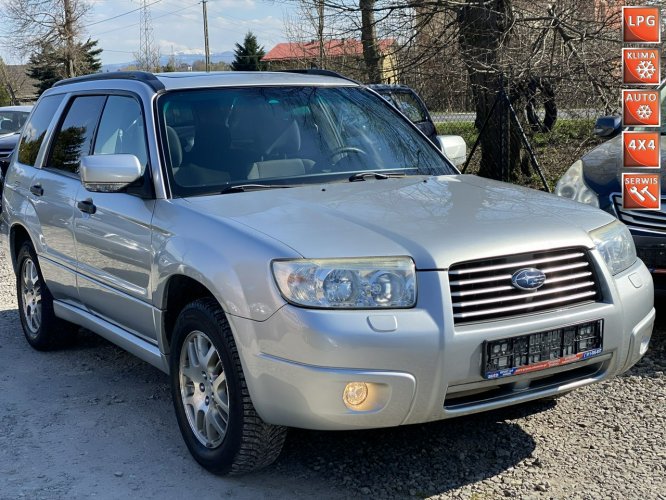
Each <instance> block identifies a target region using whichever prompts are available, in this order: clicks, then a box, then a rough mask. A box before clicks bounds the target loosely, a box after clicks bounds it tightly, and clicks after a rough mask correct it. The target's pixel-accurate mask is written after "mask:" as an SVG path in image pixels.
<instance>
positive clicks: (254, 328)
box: [230, 261, 654, 430]
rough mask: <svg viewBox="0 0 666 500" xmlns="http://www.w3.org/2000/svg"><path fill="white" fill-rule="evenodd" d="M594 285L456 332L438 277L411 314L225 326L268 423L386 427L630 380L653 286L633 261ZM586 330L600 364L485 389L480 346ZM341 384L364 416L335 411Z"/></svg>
mask: <svg viewBox="0 0 666 500" xmlns="http://www.w3.org/2000/svg"><path fill="white" fill-rule="evenodd" d="M602 282H603V283H606V284H605V285H602V293H603V296H604V302H596V303H587V304H583V305H579V306H575V307H570V308H566V309H563V310H559V311H552V312H546V313H541V314H534V315H527V316H522V317H514V318H510V319H504V320H500V321H493V322H479V323H474V324H467V325H463V326H454V324H453V315H452V311H451V308H450V305H449V300H448V298H447V297H448V295H447V294H448V290H449V284H448V276H447V273H446V272H436V271H433V272H421V273H419V291H420V293H419V302H418V304H417V307H416V308H414V309H410V310H400V311H395V310H394V311H330V310H328V311H326V310H311V309H302V308H297V307H293V306H289V305H288V306H284V307H283V308H282V309H280V310H279V311H278V312H276V313H275V314H274V315H273V316H271V318H269V319H268V320H266V321H263V322H257V321H252V320H247V319H243V318H238V317H233V316H232V317H230V323H231V325H232V329H233V331H234V334H235V337H236V342H237V344H238V347H239V352H240V354H241V362H242V364H243V369H244V372H245V377H246V380H247V384H248V389H249V391H250V395H251V397H252V400H253V403H254V405H255V408H256V410H257V412H258V413H259V415H260V416H261V417H262V418H263V419H264V420H266V421H267V422H269V423H273V424H280V425H286V426H291V427H301V428H309V429H322V430H338V429H360V428H374V427H389V426H396V425H401V424H413V423H420V422H427V421H432V420H440V419H444V418H450V417H456V416H460V415H465V414H470V413H476V412H480V411H485V410H491V409H494V408H499V407H503V406H508V405H512V404H516V403H521V402H524V401H528V400H533V399H539V398H542V397H548V396H554V395H557V394H560V393H563V392H567V391H569V390H571V389H574V388H577V387H581V386H584V385H587V384H590V383H594V382H598V381H601V380H605V379H608V378H610V377H613V376H614V375H616V374H618V373H621V372H622V371H624V370H627V369H628V368H629V367H631V366H632V365H633V364H634V363H636V362H637V361H638V360H639V359H640V357H641V356H642V355H643V354H644V352H645V350H646V349H647V343H648V342H649V338H650V335H651V332H652V325H653V323H654V309H653V307H652V304H653V287H652V279H651V277H650V274H649V272H648V270H647V269H646V267H645V266H644V265H643V264H642V262H640V261H637V262H636V264H634V266H632V267H631V268H630V269H628V270H626V271H625V272H623V273H621V274H620V275H618V276H615V277H614V278H611V277H610V276H607V275H605V274H604V276H603V279H602ZM426 290H427V293H424V291H426ZM594 319H603V320H604V345H603V353H602V354H601V355H600V356H597V357H594V358H590V359H588V360H585V361H582V362H578V363H573V364H570V365H565V366H561V367H557V368H551V369H547V370H543V371H538V372H533V373H528V374H524V375H519V376H515V377H508V378H505V379H499V380H486V379H484V378H483V377H482V375H481V358H482V353H481V345H482V343H483V341H485V340H493V339H501V338H506V337H512V336H517V335H524V334H527V333H532V332H539V331H546V330H549V329H553V328H557V327H559V326H562V325H565V324H572V323H578V322H585V321H590V320H594ZM349 382H366V384H368V386H369V389H370V390H369V392H370V395H369V397H368V399H369V404H367V405H365V406H364V408H363V411H355V410H350V409H348V408H347V407H346V406H345V405H344V403H343V400H342V394H343V390H344V387H345V385H346V384H347V383H349Z"/></svg>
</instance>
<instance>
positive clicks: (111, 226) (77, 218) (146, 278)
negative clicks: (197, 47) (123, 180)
mask: <svg viewBox="0 0 666 500" xmlns="http://www.w3.org/2000/svg"><path fill="white" fill-rule="evenodd" d="M92 154H94V155H101V154H133V155H135V156H136V157H137V158H139V161H140V162H141V164H142V165H143V166H144V177H145V178H144V182H145V184H146V185H147V184H150V176H149V167H148V153H147V147H146V135H145V126H144V117H143V113H142V111H141V105H140V103H139V101H138V100H137V99H135V98H134V97H132V96H130V95H111V96H109V97H108V99H107V102H106V105H105V106H104V110H103V112H102V116H101V119H100V122H99V127H98V130H97V134H96V137H95V141H94V145H93V148H92ZM150 185H151V186H152V184H150ZM149 191H150V190H149ZM154 205H155V201H154V199H153V197H152V196H146V194H145V192H144V191H143V190H142V189H141V188H137V190H136V192H132V191H131V190H130V191H128V192H121V193H99V192H95V193H92V192H89V191H87V190H86V189H85V188H84V187H83V186H81V189H79V192H78V196H77V204H76V209H75V214H74V237H75V240H76V245H77V255H78V287H79V294H80V296H81V300H82V301H83V303H84V304H85V305H86V306H87V308H88V309H89V310H90V311H91V312H92V313H93V314H95V315H97V316H99V317H100V318H103V319H104V320H106V321H109V322H112V323H115V324H116V325H119V326H121V327H122V328H124V329H126V330H128V331H130V332H132V333H134V334H136V335H139V336H141V337H143V338H145V339H149V340H155V339H156V335H155V328H154V325H153V311H152V306H151V305H150V301H151V298H152V297H151V294H150V270H151V263H152V252H151V229H150V224H151V220H152V216H153V210H154Z"/></svg>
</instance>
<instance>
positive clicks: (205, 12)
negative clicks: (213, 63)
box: [201, 0, 210, 73]
mask: <svg viewBox="0 0 666 500" xmlns="http://www.w3.org/2000/svg"><path fill="white" fill-rule="evenodd" d="M207 1H208V0H202V2H201V3H202V5H203V22H204V50H205V53H206V56H205V59H206V73H208V72H209V71H210V48H209V47H208V10H207V9H206V3H207Z"/></svg>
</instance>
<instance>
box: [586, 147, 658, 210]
mask: <svg viewBox="0 0 666 500" xmlns="http://www.w3.org/2000/svg"><path fill="white" fill-rule="evenodd" d="M581 160H582V161H583V177H584V178H585V184H587V185H588V187H589V188H590V189H592V190H593V191H594V192H595V193H597V194H598V195H599V198H600V203H601V205H602V206H604V205H607V204H608V196H609V195H610V194H611V193H620V192H621V188H620V186H621V185H622V171H623V169H622V136H621V135H618V136H617V137H614V138H613V139H610V140H609V141H606V142H604V143H603V144H600V145H599V146H597V147H596V148H594V149H593V150H592V151H589V152H588V153H586V154H585V155H584V156H583V157H582V158H581ZM661 167H662V168H661V193H662V195H663V194H666V168H665V167H666V141H664V140H662V141H661ZM633 171H634V172H636V171H637V170H636V169H634V170H633ZM645 172H646V173H651V172H652V169H646V170H645Z"/></svg>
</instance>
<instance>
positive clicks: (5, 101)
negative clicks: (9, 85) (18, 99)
mask: <svg viewBox="0 0 666 500" xmlns="http://www.w3.org/2000/svg"><path fill="white" fill-rule="evenodd" d="M11 103H12V99H11V97H9V92H7V89H5V88H4V87H0V106H9V105H10V104H11Z"/></svg>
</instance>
